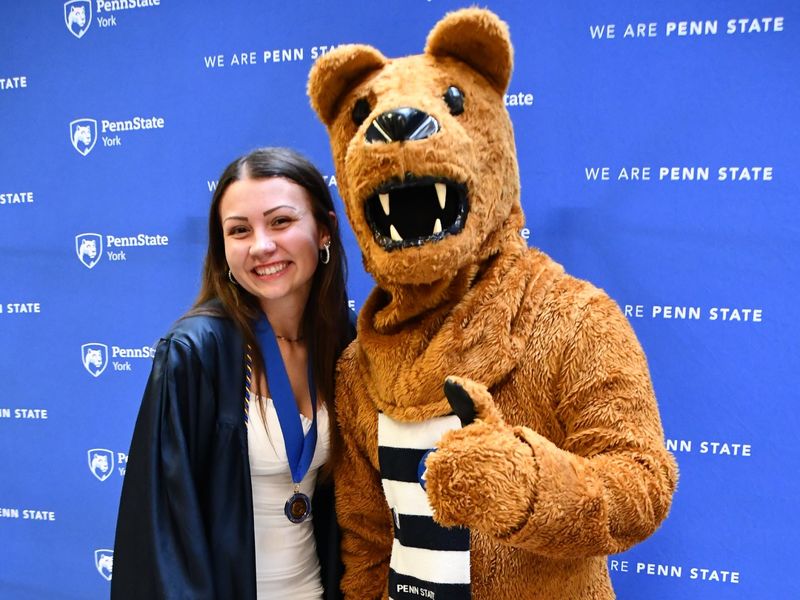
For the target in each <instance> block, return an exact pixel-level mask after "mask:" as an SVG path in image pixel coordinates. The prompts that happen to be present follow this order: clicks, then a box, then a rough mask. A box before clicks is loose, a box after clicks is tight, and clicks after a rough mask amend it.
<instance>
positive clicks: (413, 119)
mask: <svg viewBox="0 0 800 600" xmlns="http://www.w3.org/2000/svg"><path fill="white" fill-rule="evenodd" d="M437 131H439V122H438V121H437V120H436V119H434V118H433V117H432V116H430V115H429V114H428V113H426V112H423V111H421V110H417V109H416V108H410V107H408V106H404V107H402V108H395V109H393V110H388V111H386V112H385V113H382V114H380V115H378V116H377V117H375V120H374V121H373V122H372V123H371V124H370V126H369V128H368V129H367V134H366V135H367V141H368V142H383V143H385V144H388V143H390V142H404V141H409V142H411V141H414V140H424V139H425V138H427V137H430V136H432V135H433V134H434V133H436V132H437Z"/></svg>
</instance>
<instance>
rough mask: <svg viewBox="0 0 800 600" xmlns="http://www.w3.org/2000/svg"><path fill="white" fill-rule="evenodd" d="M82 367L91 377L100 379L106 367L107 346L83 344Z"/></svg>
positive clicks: (93, 343)
mask: <svg viewBox="0 0 800 600" xmlns="http://www.w3.org/2000/svg"><path fill="white" fill-rule="evenodd" d="M81 358H82V360H83V367H84V368H85V369H86V370H87V371H89V374H90V375H91V376H92V377H100V375H101V374H102V373H103V371H105V370H106V366H108V346H106V345H105V344H100V343H98V342H92V343H90V344H83V345H82V346H81Z"/></svg>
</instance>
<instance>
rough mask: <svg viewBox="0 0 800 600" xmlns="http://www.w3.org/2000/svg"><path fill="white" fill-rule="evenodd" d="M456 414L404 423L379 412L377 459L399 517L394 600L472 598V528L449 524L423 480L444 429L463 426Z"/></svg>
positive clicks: (391, 581) (392, 587)
mask: <svg viewBox="0 0 800 600" xmlns="http://www.w3.org/2000/svg"><path fill="white" fill-rule="evenodd" d="M460 428H461V422H460V420H459V418H458V417H457V416H455V415H449V416H446V417H438V418H435V419H429V420H427V421H424V422H422V423H402V422H400V421H395V420H394V419H392V418H390V417H388V416H387V415H385V414H383V413H380V414H379V415H378V461H379V463H380V470H381V480H382V483H383V492H384V495H385V496H386V502H387V503H388V505H389V508H390V509H391V511H392V517H393V519H394V542H393V545H392V557H391V561H390V563H389V598H390V599H391V600H419V599H420V598H433V599H435V600H468V599H469V598H470V571H469V567H470V558H469V530H467V529H462V528H446V527H442V526H440V525H438V524H437V523H435V522H434V520H433V511H432V509H431V505H430V503H429V502H428V496H427V493H426V492H425V490H424V489H423V487H422V485H421V484H420V479H421V478H422V479H424V473H423V474H422V476H421V477H420V472H421V471H424V466H423V467H420V461H422V460H424V458H425V455H426V453H427V452H428V451H429V450H431V449H432V448H433V447H434V445H435V444H436V442H438V441H439V439H440V438H441V437H442V434H444V433H445V432H447V431H449V430H451V429H460Z"/></svg>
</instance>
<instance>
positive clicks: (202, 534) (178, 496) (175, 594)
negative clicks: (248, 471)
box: [111, 338, 216, 600]
mask: <svg viewBox="0 0 800 600" xmlns="http://www.w3.org/2000/svg"><path fill="white" fill-rule="evenodd" d="M215 403H216V400H215V396H214V392H213V386H212V385H210V383H209V378H208V376H207V375H206V374H205V373H204V370H203V367H202V364H201V362H200V360H199V358H198V355H197V352H196V351H195V350H194V349H193V348H192V347H191V346H190V344H188V343H186V342H184V341H182V340H180V339H175V338H169V339H162V340H161V341H160V342H159V345H158V348H157V350H156V355H155V358H154V361H153V369H152V372H151V373H150V378H149V380H148V382H147V387H146V389H145V392H144V397H143V399H142V404H141V408H140V409H139V416H138V418H137V421H136V426H135V429H134V433H133V439H132V442H131V447H130V452H129V459H128V466H127V469H126V474H125V480H124V483H123V486H122V496H121V499H120V507H119V516H118V519H117V530H116V539H115V544H114V563H115V564H114V567H115V569H114V573H113V578H112V585H111V598H112V599H113V600H127V599H133V598H136V599H139V598H148V599H150V598H152V599H156V598H197V599H199V598H213V597H214V581H213V576H212V573H213V570H212V565H211V562H212V561H211V552H210V550H209V544H208V533H207V530H206V523H204V519H203V510H202V508H203V504H204V498H205V497H206V493H205V487H206V485H207V484H206V481H205V478H204V473H207V472H208V471H207V469H208V463H209V460H210V457H209V449H210V448H211V447H212V444H211V443H210V442H211V440H212V438H213V435H214V427H215V410H216V409H215Z"/></svg>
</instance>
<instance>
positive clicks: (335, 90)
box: [308, 44, 387, 125]
mask: <svg viewBox="0 0 800 600" xmlns="http://www.w3.org/2000/svg"><path fill="white" fill-rule="evenodd" d="M386 62H387V60H386V57H385V56H383V54H381V53H380V52H378V51H377V50H376V49H375V48H373V47H372V46H364V45H360V44H348V45H345V46H340V47H338V48H336V49H335V50H332V51H330V52H328V53H326V54H323V55H322V56H321V57H320V58H319V59H318V60H317V62H316V63H314V66H313V67H312V68H311V73H310V74H309V76H308V96H309V98H311V106H312V107H313V108H314V110H315V111H316V113H317V114H318V115H319V118H320V119H322V122H323V123H325V125H330V124H331V123H332V122H333V119H334V118H335V117H336V111H337V108H338V105H339V101H340V100H341V99H342V96H344V95H345V94H346V93H347V92H348V91H349V90H350V89H352V87H353V86H354V85H355V84H356V83H357V82H358V81H359V80H360V79H363V78H364V77H365V76H366V75H368V74H369V73H370V72H372V71H376V70H378V69H380V68H381V67H383V66H384V65H385V64H386Z"/></svg>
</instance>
